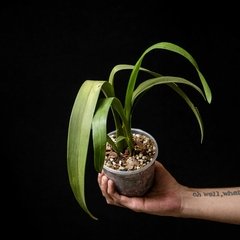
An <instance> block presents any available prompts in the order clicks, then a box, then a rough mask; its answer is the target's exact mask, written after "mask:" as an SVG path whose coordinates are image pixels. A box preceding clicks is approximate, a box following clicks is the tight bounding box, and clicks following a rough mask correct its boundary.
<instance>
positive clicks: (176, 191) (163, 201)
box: [98, 161, 184, 216]
mask: <svg viewBox="0 0 240 240" xmlns="http://www.w3.org/2000/svg"><path fill="white" fill-rule="evenodd" d="M98 184H99V187H100V189H101V191H102V195H103V196H104V197H105V199H106V202H107V203H108V204H111V205H115V206H119V207H126V208H129V209H131V210H133V211H135V212H144V213H148V214H154V215H160V216H178V214H179V213H180V211H181V192H182V191H183V189H184V186H182V185H181V184H179V183H178V182H177V181H176V180H175V178H174V177H173V176H172V175H171V174H170V173H169V172H168V171H167V170H166V169H165V168H164V166H163V165H162V164H161V163H160V162H158V161H156V162H155V179H154V183H153V186H152V188H151V189H150V190H149V191H148V192H147V193H146V194H145V195H144V196H142V197H127V196H124V195H120V194H119V193H118V192H117V191H116V188H115V186H114V182H113V181H112V180H110V179H108V178H107V176H106V175H105V174H104V173H103V172H102V173H99V174H98Z"/></svg>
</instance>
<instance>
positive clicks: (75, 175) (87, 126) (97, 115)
mask: <svg viewBox="0 0 240 240" xmlns="http://www.w3.org/2000/svg"><path fill="white" fill-rule="evenodd" d="M156 50H167V51H170V52H173V53H177V54H179V55H181V56H182V57H183V58H185V59H187V60H188V61H189V62H190V63H191V64H192V66H193V67H194V68H195V70H196V72H197V74H198V76H199V79H200V83H201V87H199V86H197V85H196V84H195V83H193V82H192V81H189V80H187V79H185V78H183V77H179V76H164V75H161V74H160V73H157V72H155V71H151V70H149V69H146V68H144V67H142V62H143V60H144V57H145V56H146V55H147V54H149V53H150V52H151V51H156ZM127 70H128V71H129V72H130V74H129V79H128V82H127V87H126V93H125V99H124V100H123V101H122V102H121V100H120V98H119V97H118V96H116V93H115V89H114V79H115V76H116V74H117V73H118V72H119V71H127ZM140 72H145V73H147V75H149V78H147V79H146V80H144V81H142V82H140V83H139V84H137V80H138V75H139V73H140ZM162 84H166V85H167V86H169V87H170V88H171V89H172V90H173V91H175V92H176V93H177V94H179V95H180V96H181V97H182V98H183V99H184V100H185V102H186V104H187V105H188V106H189V107H190V109H191V110H192V112H193V114H194V116H195V117H196V120H197V122H198V125H199V128H200V139H201V142H202V140H203V135H204V129H203V122H202V118H201V115H200V112H199V111H198V109H197V107H195V105H194V104H193V102H192V101H191V100H190V98H189V97H188V95H187V94H186V92H184V91H183V89H182V88H181V87H180V85H182V84H184V85H188V86H190V87H191V88H192V89H194V90H195V91H196V92H197V93H198V94H200V95H201V96H202V97H203V99H204V100H206V101H207V102H208V103H209V104H210V103H211V100H212V94H211V90H210V88H209V85H208V83H207V81H206V79H205V77H204V76H203V74H202V72H201V71H200V70H199V67H198V65H197V62H196V61H195V59H194V58H193V57H192V55H191V54H190V53H189V52H188V51H186V50H185V49H183V48H182V47H180V46H178V45H176V44H173V43H171V42H158V43H156V44H154V45H152V46H150V47H149V48H147V49H146V50H145V51H144V52H143V53H142V55H141V56H140V58H139V59H138V60H137V62H136V64H135V65H130V64H120V65H116V66H114V67H113V69H112V71H111V72H110V75H109V78H108V79H107V80H86V81H84V82H83V84H82V85H81V87H80V89H79V91H78V94H77V96H76V98H75V102H74V104H73V108H72V112H71V116H70V120H69V128H68V140H67V168H68V175H69V181H70V186H71V188H72V191H73V193H74V196H75V198H76V200H77V201H78V203H79V204H80V206H81V208H82V209H83V210H84V211H85V212H86V213H87V214H89V216H90V217H92V218H93V219H97V218H96V217H95V216H94V215H93V214H92V213H91V212H90V211H89V209H88V207H87V203H86V199H85V175H86V171H85V168H86V162H87V159H88V148H89V143H90V139H91V136H92V145H93V149H94V167H95V170H96V171H97V172H101V170H102V168H103V164H104V159H105V151H106V144H107V143H109V144H110V145H111V146H112V148H113V149H114V150H115V151H116V153H118V154H119V153H120V152H122V151H123V150H124V149H126V148H127V149H128V150H129V152H130V154H133V153H134V151H133V138H132V132H131V128H132V114H133V107H134V105H135V104H136V102H137V100H138V99H140V97H142V95H143V94H144V93H145V92H146V91H148V90H149V89H151V88H152V87H154V86H157V85H162ZM109 113H111V114H112V116H113V121H114V126H115V130H116V141H113V140H112V139H111V138H110V137H109V136H108V134H107V119H108V117H109ZM91 134H92V135H91Z"/></svg>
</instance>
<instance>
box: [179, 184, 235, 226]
mask: <svg viewBox="0 0 240 240" xmlns="http://www.w3.org/2000/svg"><path fill="white" fill-rule="evenodd" d="M180 216H181V217H185V218H198V219H205V220H211V221H218V222H224V223H231V224H240V187H233V188H185V189H184V191H183V192H182V208H181V214H180Z"/></svg>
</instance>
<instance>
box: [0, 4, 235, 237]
mask: <svg viewBox="0 0 240 240" xmlns="http://www.w3.org/2000/svg"><path fill="white" fill-rule="evenodd" d="M179 7H180V4H179V5H177V6H176V5H174V4H171V3H170V4H168V5H167V4H166V3H164V2H160V3H158V5H157V6H156V5H154V4H151V3H150V2H149V3H145V5H140V3H139V5H138V6H137V5H134V4H132V6H131V5H129V4H124V3H116V2H113V3H111V4H110V3H109V4H107V3H101V4H99V5H96V4H93V3H89V4H87V3H84V2H82V3H81V6H80V5H74V4H71V3H65V4H60V3H56V4H55V5H49V4H48V5H43V4H42V5H38V4H37V3H35V4H33V3H31V4H27V3H22V4H19V3H18V4H17V3H16V4H7V5H3V6H2V8H1V15H0V17H1V19H0V20H1V69H2V71H1V73H2V74H1V75H2V76H3V77H2V80H1V96H2V97H3V101H2V102H4V103H5V104H4V107H3V108H2V112H3V115H2V116H4V117H2V120H3V125H2V126H3V132H7V137H6V138H5V139H7V141H6V142H7V143H8V147H7V148H4V150H7V151H6V155H5V157H4V163H7V167H4V168H3V171H2V174H3V176H4V181H3V182H4V186H6V187H4V190H5V189H6V193H5V194H4V198H3V199H4V200H6V203H7V204H6V206H7V207H6V209H5V213H6V214H4V219H3V220H4V222H5V223H6V224H7V226H8V228H7V229H10V230H8V231H7V233H8V236H11V235H15V234H17V235H18V236H24V237H30V238H31V239H35V238H40V239H47V238H50V237H51V238H52V237H64V238H67V239H76V238H83V237H82V236H81V235H82V234H84V236H85V237H86V235H88V236H89V237H100V238H104V237H107V238H109V237H111V236H110V234H115V236H114V239H120V238H122V237H132V238H133V239H136V238H137V237H148V238H149V237H150V238H151V237H156V238H160V237H161V238H165V239H168V238H170V239H172V238H173V239H176V238H179V237H180V238H181V237H191V238H195V237H197V236H202V237H203V238H205V237H213V236H214V237H220V236H222V235H224V234H229V235H232V236H235V234H238V233H239V230H240V229H239V226H236V225H230V224H224V223H216V222H208V221H205V220H196V219H194V220H193V219H177V218H170V217H158V216H151V215H146V214H140V213H133V212H131V211H129V210H127V209H122V208H117V207H113V206H108V205H107V204H106V203H105V201H104V199H103V197H102V196H101V193H100V191H99V189H98V185H97V181H96V178H97V174H96V172H95V171H94V170H93V168H92V166H91V163H89V165H90V166H89V169H88V172H89V174H88V177H87V179H86V181H87V184H88V188H87V200H88V202H89V208H90V209H91V210H92V212H93V214H94V215H96V216H97V217H98V218H99V220H98V221H94V220H92V219H90V218H89V217H88V216H87V215H86V214H85V213H84V212H83V211H82V210H81V209H80V207H79V206H78V204H77V202H76V200H75V199H74V197H73V194H72V192H71V189H70V186H69V183H68V176H67V169H66V140H67V128H68V121H69V116H70V113H71V108H72V105H73V101H74V99H75V96H76V94H77V91H78V89H79V87H80V85H81V84H82V82H83V81H84V80H86V79H107V77H108V74H109V73H110V70H111V68H112V67H113V66H115V65H116V64H119V63H128V64H134V63H135V62H136V61H137V59H138V57H139V56H140V54H141V53H142V51H143V50H144V49H145V48H147V47H149V46H150V45H151V44H154V43H156V42H160V41H171V42H174V43H176V44H179V45H180V46H182V47H184V48H185V49H187V50H188V51H189V52H190V53H191V54H192V55H193V56H194V57H195V59H196V60H197V62H198V64H199V67H200V69H201V70H202V72H203V73H204V75H205V77H206V78H207V80H208V82H209V84H210V87H211V89H212V92H213V101H212V103H211V105H208V104H207V103H206V102H203V101H202V99H200V98H199V99H197V98H196V97H195V96H194V98H196V99H195V100H196V101H197V102H198V104H197V106H198V107H199V110H200V111H201V113H202V116H203V120H204V124H205V136H204V141H203V143H202V144H200V134H199V130H198V126H197V123H196V121H195V120H194V117H193V116H192V113H190V111H189V109H188V108H187V107H185V105H184V103H183V102H182V101H179V97H178V96H175V94H173V93H172V92H171V91H169V90H168V89H167V88H164V87H162V88H161V87H159V88H156V89H154V90H152V91H151V92H149V94H147V95H146V96H144V98H145V100H144V101H142V102H141V104H139V105H138V107H137V108H136V114H135V115H134V126H135V127H140V128H144V129H145V130H147V131H149V132H150V133H151V134H152V135H153V136H154V137H155V138H156V139H157V141H158V143H159V151H160V152H159V159H158V160H159V161H161V162H162V163H163V164H164V165H165V166H166V167H167V168H168V170H169V171H170V172H171V173H173V175H174V176H175V177H176V179H177V180H178V181H179V182H181V183H182V184H186V185H188V186H192V187H225V186H226V187H228V186H239V182H240V176H239V139H238V138H239V116H238V109H239V80H240V79H239V64H240V57H239V53H240V48H239V27H238V26H237V22H238V15H237V13H236V11H235V10H236V8H235V7H234V6H232V5H231V7H226V6H222V9H221V11H219V6H218V7H217V8H213V9H209V8H208V7H206V6H188V8H187V9H188V10H186V9H185V11H182V10H180V8H179ZM190 7H192V8H190ZM197 7H199V8H200V9H199V10H198V9H197ZM206 10H208V11H206ZM226 15H228V17H226ZM207 16H208V17H207ZM161 54H162V55H161ZM161 54H159V53H153V54H152V58H154V59H157V60H158V59H159V62H157V61H156V60H154V61H153V60H152V58H151V56H150V55H149V57H148V58H147V59H146V67H147V66H150V67H153V68H154V70H156V71H159V72H161V73H163V74H170V75H171V74H172V75H174V74H179V75H181V76H184V74H186V70H187V72H188V73H189V74H188V75H185V76H186V77H190V78H191V77H194V76H195V75H194V72H193V71H192V69H191V68H190V67H189V65H188V64H187V63H186V62H184V61H181V60H180V58H177V56H175V57H171V56H168V55H167V54H164V53H161ZM162 59H163V62H164V63H161V60H162ZM159 68H160V69H159ZM172 68H173V69H172ZM191 71H192V72H191ZM121 87H123V86H122V85H121V84H120V85H119V87H118V89H119V91H120V89H121ZM151 100H154V101H153V102H152V101H151ZM149 123H150V124H149ZM4 206H5V205H4ZM5 215H6V216H5ZM106 230H107V231H108V232H106ZM111 238H112V237H111Z"/></svg>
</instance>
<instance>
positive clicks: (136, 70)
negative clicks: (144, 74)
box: [125, 42, 212, 119]
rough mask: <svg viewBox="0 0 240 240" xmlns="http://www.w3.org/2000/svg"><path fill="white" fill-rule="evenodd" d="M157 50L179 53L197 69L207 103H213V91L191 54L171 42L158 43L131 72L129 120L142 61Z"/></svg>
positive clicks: (127, 105) (145, 52)
mask: <svg viewBox="0 0 240 240" xmlns="http://www.w3.org/2000/svg"><path fill="white" fill-rule="evenodd" d="M155 49H162V50H168V51H172V52H175V53H178V54H180V55H182V56H183V57H184V58H186V59H187V60H188V61H189V62H190V63H191V64H192V65H193V66H194V68H195V69H196V71H197V73H198V75H199V78H200V80H201V83H202V86H203V90H204V93H205V95H206V98H207V101H208V103H211V100H212V94H211V90H210V88H209V86H208V84H207V81H206V80H205V78H204V76H203V75H202V73H201V72H200V70H199V68H198V65H197V63H196V61H195V59H194V58H193V57H192V56H191V54H190V53H188V52H187V51H186V50H184V49H183V48H181V47H179V46H177V45H176V44H173V43H169V42H160V43H156V44H154V45H152V46H150V47H149V48H147V49H146V50H145V51H144V52H143V54H142V55H141V57H140V58H139V59H138V61H137V63H136V64H135V66H134V68H133V70H132V72H131V76H130V79H129V82H128V87H127V93H126V97H125V111H126V117H127V118H129V119H130V118H131V108H132V105H131V104H132V95H133V91H134V88H135V84H136V80H137V76H138V73H139V70H140V66H141V64H142V61H143V59H144V57H145V55H146V54H148V53H149V52H150V51H152V50H155Z"/></svg>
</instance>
